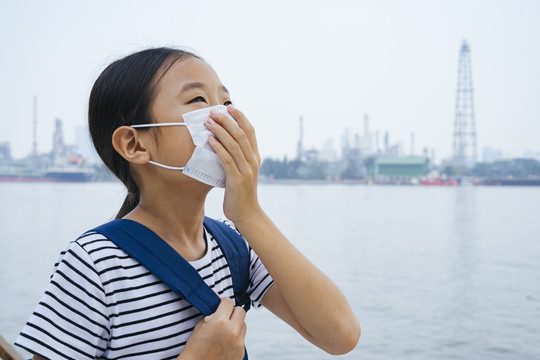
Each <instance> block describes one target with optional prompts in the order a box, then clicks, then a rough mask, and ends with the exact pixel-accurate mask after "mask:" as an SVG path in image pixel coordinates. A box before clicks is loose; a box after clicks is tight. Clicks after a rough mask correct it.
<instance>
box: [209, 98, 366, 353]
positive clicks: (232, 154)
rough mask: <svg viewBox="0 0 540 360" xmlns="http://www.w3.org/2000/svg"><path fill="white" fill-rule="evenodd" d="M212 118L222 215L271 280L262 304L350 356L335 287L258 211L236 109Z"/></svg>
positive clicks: (352, 320)
mask: <svg viewBox="0 0 540 360" xmlns="http://www.w3.org/2000/svg"><path fill="white" fill-rule="evenodd" d="M228 110H229V113H230V114H231V115H232V116H233V117H234V118H235V119H236V121H237V122H238V126H237V125H236V124H234V122H233V121H232V120H230V119H229V118H227V116H225V115H222V114H219V113H212V114H211V119H212V120H210V121H208V122H207V124H206V126H207V127H208V129H209V130H210V131H212V133H213V134H214V135H215V137H216V138H217V140H216V139H215V138H213V137H210V144H211V146H212V148H213V149H214V150H215V151H216V153H217V154H218V155H219V157H220V159H221V161H222V163H223V167H224V169H225V171H226V173H227V182H226V189H225V199H224V204H223V211H224V213H225V216H227V218H229V219H230V220H231V221H233V223H234V224H235V226H236V227H237V228H238V230H239V231H240V232H241V233H242V235H243V236H244V238H245V239H246V240H247V241H248V243H249V244H250V245H251V247H252V248H253V250H254V251H255V252H256V253H257V255H258V256H259V258H260V259H261V261H262V262H263V264H264V265H265V267H266V269H267V270H268V272H269V273H270V275H271V276H272V278H273V279H274V282H275V284H274V286H272V287H271V288H270V289H269V290H268V292H267V293H266V295H265V296H264V298H263V301H262V303H263V305H264V306H265V307H267V308H268V309H270V310H271V311H272V312H274V313H275V314H276V315H277V316H279V317H280V318H281V319H283V320H284V321H286V322H287V323H288V324H290V325H291V326H292V327H293V328H295V329H296V330H297V331H298V332H299V333H300V334H302V335H303V336H304V337H305V338H306V339H308V340H309V341H311V342H312V343H313V344H315V345H317V346H319V347H320V348H322V349H323V350H325V351H327V352H329V353H331V354H343V353H346V352H349V351H351V350H352V349H353V348H354V347H355V346H356V344H357V343H358V339H359V337H360V326H359V324H358V321H357V319H356V317H355V315H354V313H353V312H352V309H351V307H350V305H349V304H348V302H347V300H346V299H345V297H344V295H343V293H342V292H341V291H340V290H339V288H338V287H337V286H336V285H335V284H334V283H333V282H332V281H331V280H330V279H329V278H328V277H326V276H325V275H324V274H323V273H322V272H321V271H320V270H319V269H317V268H316V267H315V266H314V265H313V264H312V263H311V262H310V261H309V260H308V259H307V258H306V257H305V256H303V255H302V254H301V253H300V252H299V251H298V250H297V249H296V248H295V247H294V246H293V245H292V244H291V243H290V242H289V240H287V238H286V237H285V236H284V235H283V234H282V233H281V232H280V231H279V229H278V228H277V227H276V226H275V225H274V223H273V222H272V221H271V220H270V218H269V217H268V216H267V215H266V214H265V213H264V211H263V210H262V209H261V207H260V205H259V202H258V199H257V178H258V173H259V166H260V156H259V153H258V150H257V142H256V138H255V132H254V130H253V127H252V126H251V124H250V123H249V121H248V120H247V118H246V117H245V116H244V115H243V114H242V113H241V112H240V111H238V110H237V109H235V108H233V107H232V106H229V108H228Z"/></svg>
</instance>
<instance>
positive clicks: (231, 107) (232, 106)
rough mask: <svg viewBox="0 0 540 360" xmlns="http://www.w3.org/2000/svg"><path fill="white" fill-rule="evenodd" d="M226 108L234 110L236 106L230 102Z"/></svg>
mask: <svg viewBox="0 0 540 360" xmlns="http://www.w3.org/2000/svg"><path fill="white" fill-rule="evenodd" d="M227 108H229V109H230V110H236V108H235V107H234V105H233V104H231V105H229V106H227Z"/></svg>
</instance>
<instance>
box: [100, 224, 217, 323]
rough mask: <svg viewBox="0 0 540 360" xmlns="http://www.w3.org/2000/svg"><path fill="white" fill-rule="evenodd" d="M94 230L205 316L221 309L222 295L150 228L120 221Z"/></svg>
mask: <svg viewBox="0 0 540 360" xmlns="http://www.w3.org/2000/svg"><path fill="white" fill-rule="evenodd" d="M91 231H96V232H98V233H100V234H103V235H104V236H106V237H107V238H108V239H109V240H111V241H112V242H113V243H115V244H116V245H118V246H119V247H120V248H121V249H122V250H124V251H125V252H126V253H127V254H128V255H130V256H131V257H133V258H134V259H136V260H137V261H139V262H140V263H141V264H143V265H144V266H146V268H148V270H150V271H151V272H152V273H153V274H154V275H156V276H157V277H158V278H159V279H160V280H161V281H163V282H164V283H165V284H167V285H168V286H169V287H170V288H171V290H173V291H174V292H175V293H176V294H177V295H178V296H180V297H181V298H182V299H184V300H186V301H187V302H189V303H190V304H191V305H193V306H195V307H196V308H197V309H198V310H199V311H200V312H201V313H202V314H203V315H205V316H208V315H211V314H213V313H214V312H215V311H216V310H217V308H218V306H219V303H220V302H221V300H220V298H219V296H218V295H217V294H216V293H215V292H214V291H213V290H212V289H211V288H210V287H209V286H208V285H206V283H205V282H204V280H203V279H202V278H201V276H200V275H199V273H198V272H197V270H195V268H194V267H193V266H191V264H190V263H189V262H187V261H186V260H185V259H184V258H183V257H182V256H181V255H180V254H179V253H178V252H177V251H176V250H174V249H173V248H172V247H171V246H170V245H169V244H167V243H166V242H165V241H164V240H163V239H161V238H160V237H159V236H158V235H157V234H156V233H154V232H153V231H152V230H150V229H149V228H147V227H146V226H144V225H142V224H139V223H138V222H135V221H132V220H127V219H117V220H113V221H111V222H109V223H106V224H103V225H101V226H99V227H97V228H95V229H93V230H91ZM158 254H159V255H158Z"/></svg>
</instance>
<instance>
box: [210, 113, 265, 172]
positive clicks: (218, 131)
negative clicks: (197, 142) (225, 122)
mask: <svg viewBox="0 0 540 360" xmlns="http://www.w3.org/2000/svg"><path fill="white" fill-rule="evenodd" d="M221 115H222V116H225V115H223V114H221ZM229 121H231V122H232V120H230V119H229ZM205 125H206V127H207V128H208V130H210V131H211V132H212V133H213V134H214V135H215V137H216V138H217V139H218V140H219V142H220V143H221V145H222V146H223V147H224V148H225V150H226V151H227V152H228V153H229V155H230V156H231V158H232V159H233V160H234V162H235V164H236V166H237V168H238V170H240V172H245V171H246V170H248V169H249V162H250V161H249V158H251V161H252V162H253V159H254V156H253V152H252V151H251V148H249V144H248V142H247V138H246V139H245V140H244V142H243V145H244V148H242V145H241V143H242V140H241V141H240V142H238V141H237V140H236V139H234V137H233V136H232V135H231V134H230V133H229V132H228V131H227V130H226V129H225V128H224V127H222V126H221V125H220V124H218V123H217V122H215V121H213V119H209V120H207V121H206V123H205ZM236 129H237V130H238V131H240V132H242V130H241V129H240V128H239V127H238V126H236ZM243 136H244V137H245V134H244V135H243ZM209 142H210V139H209ZM210 145H212V144H210ZM246 145H247V146H246ZM214 151H215V149H214ZM216 153H217V151H216Z"/></svg>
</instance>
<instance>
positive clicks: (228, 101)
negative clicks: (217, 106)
mask: <svg viewBox="0 0 540 360" xmlns="http://www.w3.org/2000/svg"><path fill="white" fill-rule="evenodd" d="M223 105H225V106H229V105H232V101H230V100H227V101H225V102H224V103H223Z"/></svg>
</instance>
